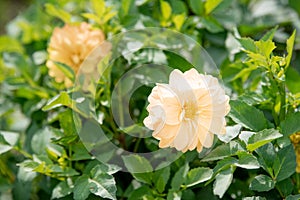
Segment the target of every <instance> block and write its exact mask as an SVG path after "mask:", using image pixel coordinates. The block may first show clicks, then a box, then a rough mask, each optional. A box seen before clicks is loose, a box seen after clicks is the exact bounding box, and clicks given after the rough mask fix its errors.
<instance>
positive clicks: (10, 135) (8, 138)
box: [0, 130, 20, 146]
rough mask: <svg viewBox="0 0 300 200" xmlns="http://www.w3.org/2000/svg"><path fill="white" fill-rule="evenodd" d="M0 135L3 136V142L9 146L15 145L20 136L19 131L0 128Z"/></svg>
mask: <svg viewBox="0 0 300 200" xmlns="http://www.w3.org/2000/svg"><path fill="white" fill-rule="evenodd" d="M0 135H1V136H3V139H4V140H5V143H7V144H9V145H10V146H15V145H16V144H17V142H18V140H19V137H20V134H19V133H16V132H11V131H2V130H0Z"/></svg>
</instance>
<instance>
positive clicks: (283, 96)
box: [278, 82, 286, 121]
mask: <svg viewBox="0 0 300 200" xmlns="http://www.w3.org/2000/svg"><path fill="white" fill-rule="evenodd" d="M278 88H279V93H280V98H281V100H280V103H281V104H280V113H279V121H283V120H284V119H285V115H286V102H285V101H286V92H285V83H284V82H282V83H278Z"/></svg>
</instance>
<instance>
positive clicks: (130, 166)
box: [122, 154, 153, 173]
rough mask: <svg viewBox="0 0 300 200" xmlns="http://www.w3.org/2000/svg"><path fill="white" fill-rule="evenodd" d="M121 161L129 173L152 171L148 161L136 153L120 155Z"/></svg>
mask: <svg viewBox="0 0 300 200" xmlns="http://www.w3.org/2000/svg"><path fill="white" fill-rule="evenodd" d="M122 159H123V162H124V164H125V166H126V168H127V170H128V171H129V172H130V173H145V172H152V171H153V168H152V165H151V164H150V162H149V161H148V160H147V159H146V158H144V157H142V156H139V155H137V154H132V155H128V156H122Z"/></svg>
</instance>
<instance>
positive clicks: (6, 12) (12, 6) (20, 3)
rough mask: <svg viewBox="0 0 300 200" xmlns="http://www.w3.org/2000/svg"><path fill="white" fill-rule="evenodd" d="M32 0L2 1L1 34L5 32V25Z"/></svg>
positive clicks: (0, 10)
mask: <svg viewBox="0 0 300 200" xmlns="http://www.w3.org/2000/svg"><path fill="white" fill-rule="evenodd" d="M32 2H33V1H32V0H13V1H12V0H1V1H0V16H1V17H0V35H3V34H5V25H6V23H7V22H9V21H10V20H12V19H13V18H15V17H16V16H17V15H18V14H19V13H21V12H22V11H24V10H26V8H27V7H28V6H29V5H30V4H31V3H32Z"/></svg>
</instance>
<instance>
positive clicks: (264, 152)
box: [256, 143, 276, 177]
mask: <svg viewBox="0 0 300 200" xmlns="http://www.w3.org/2000/svg"><path fill="white" fill-rule="evenodd" d="M256 153H257V154H258V155H259V158H258V161H259V163H260V165H261V166H262V168H263V169H264V170H265V171H266V172H268V173H269V175H270V176H271V177H274V174H273V163H274V161H275V159H276V152H275V149H274V146H273V144H272V143H268V144H266V145H264V146H262V147H260V148H258V149H256Z"/></svg>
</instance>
